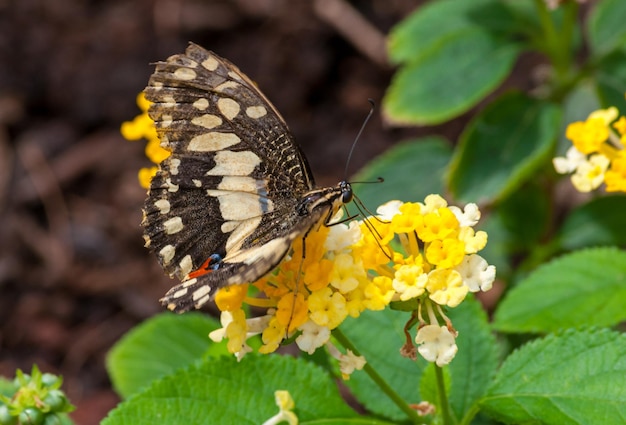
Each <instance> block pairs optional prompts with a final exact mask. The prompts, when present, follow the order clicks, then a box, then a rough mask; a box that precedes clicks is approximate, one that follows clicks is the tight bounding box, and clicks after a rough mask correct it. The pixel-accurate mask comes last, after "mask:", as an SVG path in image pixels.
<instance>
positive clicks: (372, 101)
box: [343, 99, 376, 180]
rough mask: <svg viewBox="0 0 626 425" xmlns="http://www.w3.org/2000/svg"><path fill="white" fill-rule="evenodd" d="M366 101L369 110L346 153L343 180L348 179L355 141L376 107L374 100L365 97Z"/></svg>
mask: <svg viewBox="0 0 626 425" xmlns="http://www.w3.org/2000/svg"><path fill="white" fill-rule="evenodd" d="M367 101H368V102H369V103H370V111H369V112H368V113H367V116H366V117H365V120H363V124H362V125H361V129H360V130H359V132H358V133H357V135H356V137H355V138H354V142H352V147H351V148H350V153H349V154H348V160H347V161H346V169H345V170H344V173H343V175H344V177H345V180H348V167H349V165H350V160H351V159H352V153H353V152H354V147H355V146H356V142H358V141H359V138H360V137H361V134H362V133H363V130H364V129H365V126H366V125H367V122H368V121H369V120H370V118H371V117H372V114H373V113H374V109H376V102H374V100H373V99H367Z"/></svg>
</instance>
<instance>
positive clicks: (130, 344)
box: [107, 313, 226, 397]
mask: <svg viewBox="0 0 626 425" xmlns="http://www.w3.org/2000/svg"><path fill="white" fill-rule="evenodd" d="M219 327H221V325H220V324H219V322H217V321H216V320H215V319H212V318H210V317H207V316H205V315H203V314H200V313H187V314H184V315H175V314H172V313H163V314H161V315H158V316H155V317H153V318H151V319H150V320H148V321H146V322H145V323H143V324H141V325H140V326H137V327H136V328H134V329H133V330H131V331H130V332H129V333H128V334H127V335H125V336H124V338H123V339H122V340H120V341H119V342H118V343H117V344H116V345H115V346H114V347H113V349H112V350H111V351H110V352H109V354H108V356H107V370H108V372H109V376H110V378H111V381H112V382H113V387H114V388H115V390H116V391H117V393H118V394H119V395H120V396H122V397H128V396H129V395H131V394H133V393H135V392H136V391H138V390H139V389H140V388H142V387H144V386H146V385H148V384H149V383H150V382H152V381H153V380H155V379H156V378H158V377H161V376H164V375H166V374H169V373H171V372H173V371H174V370H176V369H179V368H181V367H185V366H188V365H189V364H191V363H193V362H194V361H196V360H198V359H200V358H202V356H203V355H205V353H207V350H209V347H214V348H211V350H217V351H216V352H217V353H226V351H225V349H224V347H223V346H222V345H218V344H214V343H212V342H211V340H210V339H209V336H208V335H209V332H211V331H212V330H214V329H217V328H219Z"/></svg>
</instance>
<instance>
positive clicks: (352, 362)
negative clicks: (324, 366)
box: [326, 342, 367, 379]
mask: <svg viewBox="0 0 626 425" xmlns="http://www.w3.org/2000/svg"><path fill="white" fill-rule="evenodd" d="M326 348H327V349H328V353H329V354H330V355H331V356H333V357H334V358H336V359H337V360H339V370H340V371H341V376H342V377H343V379H350V375H352V372H354V371H355V370H361V369H363V367H364V366H365V364H366V363H367V361H366V360H365V357H363V356H357V355H356V354H354V353H353V352H352V351H351V350H346V354H343V353H341V351H339V350H338V349H337V347H335V346H334V345H333V344H332V343H330V342H328V343H327V344H326Z"/></svg>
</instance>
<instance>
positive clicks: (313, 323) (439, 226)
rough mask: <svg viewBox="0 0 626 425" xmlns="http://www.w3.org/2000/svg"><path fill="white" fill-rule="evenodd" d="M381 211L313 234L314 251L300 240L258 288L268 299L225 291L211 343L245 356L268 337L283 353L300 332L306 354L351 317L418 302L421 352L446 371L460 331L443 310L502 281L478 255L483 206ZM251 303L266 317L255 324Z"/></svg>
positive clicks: (430, 201)
mask: <svg viewBox="0 0 626 425" xmlns="http://www.w3.org/2000/svg"><path fill="white" fill-rule="evenodd" d="M377 212H378V215H377V216H376V217H368V218H366V219H365V220H362V221H360V222H356V221H353V222H351V223H350V224H349V225H347V224H344V223H339V224H335V225H331V226H320V228H319V229H317V230H316V231H312V232H310V233H309V235H308V236H307V238H306V239H305V243H306V251H305V252H306V255H304V256H303V255H302V243H303V241H302V240H300V241H298V242H297V243H296V244H295V245H294V249H293V251H292V254H291V255H290V256H289V257H288V258H287V259H285V260H284V261H283V262H282V263H281V264H280V265H279V267H278V268H277V269H276V270H275V271H274V272H273V273H271V274H270V275H269V276H266V277H264V278H263V279H261V280H259V281H257V282H255V283H254V284H252V286H254V287H255V288H256V289H258V290H259V291H261V292H263V294H264V297H262V298H258V297H249V296H248V288H247V285H238V286H231V287H227V288H223V289H221V290H220V291H219V292H218V294H217V296H216V304H217V307H218V308H219V309H220V310H221V311H222V316H221V320H222V324H223V328H221V329H219V330H217V331H214V332H213V333H212V334H211V335H210V336H211V338H212V339H214V340H216V341H219V340H221V339H222V338H228V349H229V350H230V351H231V352H232V353H234V354H235V355H236V356H237V357H238V358H241V357H242V356H243V355H244V354H245V353H246V352H249V351H251V348H250V347H249V346H248V345H247V343H246V340H247V338H249V337H250V336H252V335H256V334H260V335H261V339H262V341H263V345H262V346H261V348H260V349H259V351H260V352H261V353H270V352H273V351H275V350H276V349H277V348H278V347H279V345H280V343H281V342H282V341H283V340H284V339H285V338H286V337H290V336H292V335H297V337H296V339H295V340H296V344H297V345H298V347H299V348H300V349H301V350H302V351H306V352H308V353H313V352H314V351H315V350H316V349H317V348H319V347H321V346H324V345H328V344H329V341H330V336H331V332H332V330H333V329H335V328H336V327H338V326H339V325H340V324H341V323H342V322H343V321H344V320H345V319H346V318H347V317H349V316H351V317H358V316H359V315H360V314H361V313H362V312H363V311H364V310H382V309H384V308H385V307H386V306H388V305H389V304H390V303H391V302H392V301H397V302H407V303H408V302H413V303H414V304H415V305H417V306H418V307H417V311H416V317H417V322H418V332H417V337H416V339H415V342H416V344H418V345H419V348H418V349H417V350H418V352H419V353H420V354H421V355H422V356H423V357H425V358H426V359H427V360H429V361H433V362H437V363H438V364H440V365H443V364H447V363H449V361H450V360H452V358H453V357H454V354H455V353H456V344H455V338H456V331H454V329H453V327H452V324H451V323H450V321H449V320H448V319H447V317H446V316H445V314H444V313H443V310H442V307H443V306H447V307H456V306H457V305H459V304H460V303H461V302H462V301H463V299H465V297H466V296H467V294H468V293H469V292H477V291H486V290H489V289H490V288H491V286H492V283H493V281H494V279H495V267H494V266H491V265H488V264H487V262H486V261H485V260H484V259H483V258H482V257H480V256H479V255H478V254H476V253H477V252H478V251H479V250H481V249H482V248H484V246H485V245H486V243H487V234H486V233H485V232H482V231H478V232H476V231H474V229H473V227H472V226H474V225H475V224H476V223H477V221H478V219H479V218H480V213H479V211H478V208H477V207H476V205H474V204H469V205H468V206H467V207H466V208H465V210H464V211H462V210H460V209H459V208H456V207H448V206H447V203H446V201H445V200H444V199H443V198H442V197H440V196H438V195H430V196H428V197H427V198H426V200H425V202H424V203H423V204H422V203H402V202H400V201H392V202H389V203H387V204H385V205H383V206H381V207H380V208H379V209H378V211H377ZM245 304H248V305H251V306H256V307H265V308H267V312H266V314H265V315H263V316H261V317H255V318H246V316H245V313H244V311H245V310H246V308H245ZM422 309H423V310H424V311H425V312H426V314H425V315H422ZM440 318H441V320H442V321H443V323H444V325H441V324H440ZM411 347H413V344H412V343H411V342H407V346H405V349H404V350H403V352H404V353H405V354H406V355H408V356H410V357H414V350H412V349H411ZM329 351H330V352H331V354H333V353H337V357H338V358H339V359H340V364H341V365H342V367H345V368H346V371H349V372H351V371H352V370H353V369H355V368H356V369H359V368H360V367H362V365H358V366H360V367H358V366H357V367H354V365H355V364H358V363H359V362H361V363H362V362H363V360H362V359H359V358H358V356H353V355H352V356H351V353H348V354H345V355H340V353H339V352H338V351H337V350H333V349H330V350H329ZM344 375H349V373H346V372H344Z"/></svg>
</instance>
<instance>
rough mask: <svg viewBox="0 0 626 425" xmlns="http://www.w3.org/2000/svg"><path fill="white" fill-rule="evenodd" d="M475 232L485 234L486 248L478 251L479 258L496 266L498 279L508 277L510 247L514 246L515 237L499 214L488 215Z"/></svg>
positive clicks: (510, 266)
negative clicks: (486, 239)
mask: <svg viewBox="0 0 626 425" xmlns="http://www.w3.org/2000/svg"><path fill="white" fill-rule="evenodd" d="M475 229H476V230H483V231H485V232H487V235H488V242H487V246H486V247H485V248H483V249H482V251H480V253H479V254H480V256H481V257H483V258H484V259H485V260H486V261H487V263H489V264H493V265H494V266H496V270H497V273H498V277H499V278H502V277H503V276H508V275H509V274H510V273H511V268H512V264H511V246H514V244H515V242H514V241H515V237H514V235H511V233H510V232H509V230H508V229H507V227H506V226H505V223H504V222H503V218H502V216H501V215H499V214H490V215H488V216H486V217H485V216H483V217H482V218H481V219H480V222H479V224H478V226H476V228H475Z"/></svg>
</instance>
